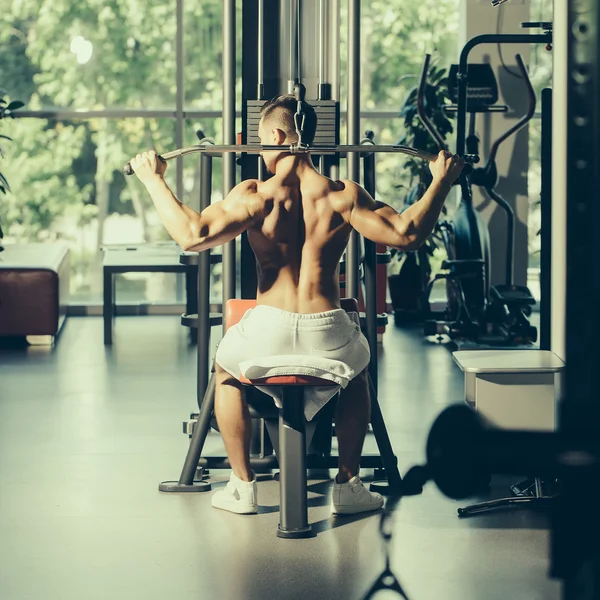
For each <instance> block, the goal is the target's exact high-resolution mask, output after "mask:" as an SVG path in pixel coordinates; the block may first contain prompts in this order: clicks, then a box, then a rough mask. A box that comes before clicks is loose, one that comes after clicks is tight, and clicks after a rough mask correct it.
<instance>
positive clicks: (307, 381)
mask: <svg viewBox="0 0 600 600" xmlns="http://www.w3.org/2000/svg"><path fill="white" fill-rule="evenodd" d="M240 383H245V384H246V385H337V383H335V382H334V381H330V380H329V379H321V378H320V377H312V376H310V375H275V376H274V377H261V378H260V379H247V378H246V377H244V376H243V375H242V376H241V377H240Z"/></svg>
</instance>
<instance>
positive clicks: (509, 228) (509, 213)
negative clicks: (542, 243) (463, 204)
mask: <svg viewBox="0 0 600 600" xmlns="http://www.w3.org/2000/svg"><path fill="white" fill-rule="evenodd" d="M486 191H487V193H488V194H489V195H490V198H492V200H494V202H495V203H496V204H497V205H498V206H500V207H501V208H502V209H503V210H504V212H505V213H506V259H505V260H506V263H505V267H506V273H505V276H504V278H505V281H506V285H507V286H512V285H513V284H514V282H515V261H514V255H515V211H514V210H513V208H512V206H511V205H510V204H509V203H508V202H507V201H506V200H505V199H504V198H503V197H502V196H500V194H498V192H496V190H494V188H486Z"/></svg>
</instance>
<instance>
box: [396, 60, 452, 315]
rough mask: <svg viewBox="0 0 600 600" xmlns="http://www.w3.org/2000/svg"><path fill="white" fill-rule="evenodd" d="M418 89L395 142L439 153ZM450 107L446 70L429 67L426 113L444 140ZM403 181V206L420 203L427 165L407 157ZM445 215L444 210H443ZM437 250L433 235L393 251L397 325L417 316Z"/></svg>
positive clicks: (404, 109) (411, 93) (411, 96)
mask: <svg viewBox="0 0 600 600" xmlns="http://www.w3.org/2000/svg"><path fill="white" fill-rule="evenodd" d="M417 100H418V87H415V88H413V89H412V90H410V91H409V93H408V96H407V98H406V100H405V101H404V105H403V106H402V110H401V111H400V116H401V117H402V118H403V119H404V135H403V137H402V138H401V139H400V140H399V141H398V143H399V144H401V145H404V146H411V147H413V148H418V149H419V150H424V151H426V152H430V153H432V154H437V153H438V152H439V151H440V148H439V146H438V143H437V142H436V140H435V139H434V138H433V137H432V136H431V134H430V133H429V131H428V130H427V129H426V128H425V126H424V125H423V123H422V121H421V119H420V118H419V114H418V107H417ZM449 104H451V99H450V90H449V88H448V77H447V76H446V69H443V68H439V67H436V66H435V65H432V66H431V67H430V68H429V72H428V74H427V84H426V87H425V111H426V113H427V115H428V117H429V118H430V119H431V121H432V122H433V124H434V126H435V128H436V129H437V130H438V131H439V133H440V135H441V136H442V138H443V139H444V140H446V138H447V137H448V136H449V135H450V134H452V133H453V131H454V129H453V126H452V121H451V120H450V116H449V114H447V113H446V112H445V111H444V106H446V105H449ZM403 179H405V182H403V183H400V184H398V185H397V186H396V189H404V190H406V192H405V196H404V206H405V207H408V206H410V205H411V204H414V203H415V202H416V201H417V200H419V199H420V198H421V197H422V196H423V194H424V193H425V191H426V190H427V188H428V187H429V185H430V184H431V181H432V175H431V170H430V169H429V163H427V162H425V161H423V160H420V159H415V158H408V159H407V160H406V161H405V162H404V165H403ZM443 212H444V214H445V212H446V209H445V208H444V209H443ZM436 248H437V237H436V235H435V232H434V233H433V234H432V235H431V236H430V237H429V238H428V239H427V241H426V242H425V243H424V244H423V245H422V246H421V248H419V249H418V250H416V251H415V252H409V253H405V252H400V251H395V250H392V256H393V257H395V260H396V261H397V270H399V273H398V279H396V280H393V281H392V279H391V278H390V294H391V296H392V303H393V304H394V311H395V315H396V323H397V324H400V323H401V322H403V318H404V317H400V316H399V315H401V314H404V315H406V314H411V315H413V316H414V315H417V314H420V313H421V311H422V309H423V306H422V301H423V295H424V291H425V288H426V287H427V284H428V283H429V279H430V277H431V258H432V257H433V255H434V252H435V250H436Z"/></svg>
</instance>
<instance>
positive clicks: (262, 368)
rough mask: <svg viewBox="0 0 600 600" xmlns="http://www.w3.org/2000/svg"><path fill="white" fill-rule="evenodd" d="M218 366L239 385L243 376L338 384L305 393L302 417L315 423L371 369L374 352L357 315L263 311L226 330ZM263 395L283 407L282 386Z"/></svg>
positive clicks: (264, 388)
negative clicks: (322, 411)
mask: <svg viewBox="0 0 600 600" xmlns="http://www.w3.org/2000/svg"><path fill="white" fill-rule="evenodd" d="M323 359H326V360H323ZM215 360H216V362H217V364H218V365H220V366H221V367H222V368H223V369H224V370H225V371H227V372H228V373H229V374H231V375H232V376H233V377H235V378H236V379H239V378H240V376H241V375H245V376H246V377H248V378H259V377H270V376H276V375H284V374H299V375H312V376H314V377H320V378H323V379H328V380H330V381H332V382H334V383H336V384H337V385H331V386H315V387H313V386H309V387H307V388H306V390H305V393H304V397H305V411H304V412H305V415H306V418H307V419H308V420H311V419H312V418H313V417H314V415H315V414H316V413H317V412H318V411H319V410H320V409H321V408H322V407H323V406H324V405H325V404H326V403H327V402H328V401H329V400H330V399H331V398H332V397H333V396H334V395H335V394H336V393H337V392H338V391H339V389H340V387H342V388H344V387H346V386H347V385H348V383H349V382H350V381H351V380H352V379H353V378H354V377H355V376H356V375H358V374H359V373H360V372H361V371H363V370H364V369H365V368H366V367H367V365H368V364H369V360H370V352H369V344H368V342H367V339H366V338H365V336H364V335H363V334H362V332H361V330H360V321H359V317H358V314H356V313H347V312H346V311H345V310H343V309H335V310H330V311H327V312H322V313H314V314H299V313H291V312H287V311H284V310H280V309H278V308H274V307H272V306H265V305H259V306H257V307H256V308H253V309H250V310H248V311H247V312H246V313H245V314H244V316H243V317H242V319H241V320H240V322H239V323H237V324H236V325H234V326H232V327H230V328H229V329H228V331H227V333H226V334H225V336H224V337H223V339H222V340H221V343H220V344H219V347H218V349H217V354H216V356H215ZM249 370H252V373H249ZM259 389H260V390H261V391H263V392H265V393H267V394H269V395H270V396H272V397H273V398H274V399H275V401H276V403H277V404H278V405H279V406H280V400H281V387H280V386H259Z"/></svg>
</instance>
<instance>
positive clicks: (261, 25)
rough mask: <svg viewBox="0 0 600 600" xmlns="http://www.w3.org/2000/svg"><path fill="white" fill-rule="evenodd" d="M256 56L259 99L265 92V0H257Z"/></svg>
mask: <svg viewBox="0 0 600 600" xmlns="http://www.w3.org/2000/svg"><path fill="white" fill-rule="evenodd" d="M257 37H258V52H257V54H258V56H257V79H258V84H257V90H256V97H257V98H258V99H261V98H263V97H264V93H265V77H264V67H265V65H264V63H265V59H264V49H265V0H258V36H257Z"/></svg>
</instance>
